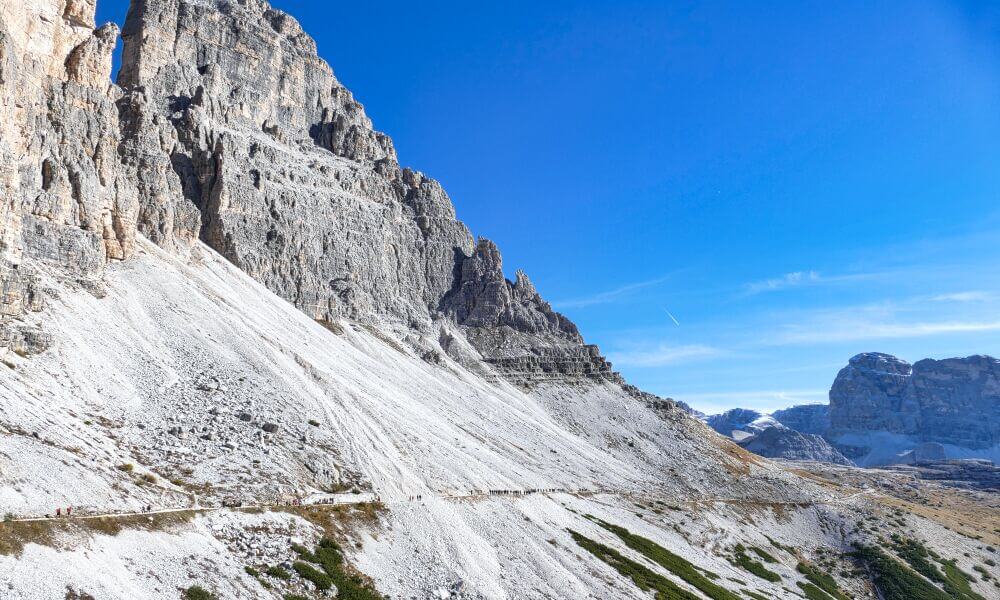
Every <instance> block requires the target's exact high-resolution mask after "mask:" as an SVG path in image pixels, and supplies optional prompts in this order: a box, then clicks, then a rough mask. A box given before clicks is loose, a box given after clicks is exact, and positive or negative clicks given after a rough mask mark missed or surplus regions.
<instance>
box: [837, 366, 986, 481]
mask: <svg viewBox="0 0 1000 600" xmlns="http://www.w3.org/2000/svg"><path fill="white" fill-rule="evenodd" d="M827 437H828V438H829V439H831V440H832V441H834V443H835V445H838V446H839V447H842V448H844V449H846V450H847V451H848V452H849V453H850V454H849V456H850V455H854V456H857V457H866V456H868V455H871V454H872V453H873V452H877V451H878V450H879V449H880V446H887V447H890V448H891V449H896V448H895V447H894V445H898V446H899V448H898V450H899V451H900V452H902V451H908V450H911V449H913V448H915V447H917V446H918V445H920V444H925V443H934V444H939V445H940V446H941V447H942V448H944V449H945V452H946V453H948V456H949V457H959V458H964V457H982V458H991V457H995V456H997V455H998V448H1000V361H998V360H997V359H995V358H992V357H989V356H970V357H967V358H949V359H944V360H932V359H925V360H921V361H918V362H917V363H915V364H913V365H910V364H909V363H907V362H906V361H903V360H900V359H899V358H896V357H894V356H891V355H888V354H879V353H865V354H859V355H857V356H855V357H854V358H852V359H851V360H850V363H849V364H848V365H847V366H846V367H845V368H844V369H842V370H841V371H840V373H839V374H838V375H837V379H836V380H835V381H834V384H833V387H832V388H831V390H830V431H829V432H828V434H827ZM872 458H873V459H876V458H877V460H880V461H881V460H887V457H874V456H872Z"/></svg>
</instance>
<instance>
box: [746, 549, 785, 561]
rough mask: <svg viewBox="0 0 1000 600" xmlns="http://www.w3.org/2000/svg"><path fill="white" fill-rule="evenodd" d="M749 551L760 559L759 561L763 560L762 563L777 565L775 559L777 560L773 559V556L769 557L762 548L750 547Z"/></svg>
mask: <svg viewBox="0 0 1000 600" xmlns="http://www.w3.org/2000/svg"><path fill="white" fill-rule="evenodd" d="M750 550H751V551H752V552H753V553H754V554H756V555H757V556H759V557H760V558H761V560H763V561H764V562H766V563H771V564H775V563H777V562H778V559H777V558H774V557H773V556H771V555H770V554H769V553H767V551H765V550H764V549H763V548H758V547H757V546H750Z"/></svg>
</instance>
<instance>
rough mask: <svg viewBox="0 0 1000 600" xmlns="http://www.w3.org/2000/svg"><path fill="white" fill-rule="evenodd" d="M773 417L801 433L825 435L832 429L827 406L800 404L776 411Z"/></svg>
mask: <svg viewBox="0 0 1000 600" xmlns="http://www.w3.org/2000/svg"><path fill="white" fill-rule="evenodd" d="M771 416H772V417H774V418H775V419H777V420H778V422H780V423H781V424H782V425H784V426H785V427H788V428H789V429H794V430H795V431H798V432H801V433H810V434H814V435H823V434H825V433H826V431H827V429H829V428H830V406H829V405H827V404H800V405H798V406H791V407H789V408H785V409H782V410H776V411H774V413H772V414H771Z"/></svg>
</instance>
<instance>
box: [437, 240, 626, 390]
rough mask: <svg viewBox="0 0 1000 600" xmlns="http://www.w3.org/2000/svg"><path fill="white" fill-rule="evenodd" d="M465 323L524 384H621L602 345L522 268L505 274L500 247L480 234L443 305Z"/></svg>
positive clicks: (488, 354)
mask: <svg viewBox="0 0 1000 600" xmlns="http://www.w3.org/2000/svg"><path fill="white" fill-rule="evenodd" d="M441 307H442V310H443V311H444V313H445V314H447V315H449V316H451V317H452V318H454V319H455V321H456V322H458V323H459V324H460V325H462V326H463V327H465V331H466V336H467V337H468V339H469V341H470V342H471V343H472V345H473V346H475V348H476V349H477V350H479V352H480V353H482V355H483V356H484V358H485V359H486V360H487V362H489V363H491V364H493V365H495V366H496V367H498V368H499V369H500V370H501V371H503V372H506V373H508V374H511V375H513V376H515V377H517V378H518V379H520V380H522V381H525V382H537V381H541V380H545V379H552V378H558V377H562V376H574V377H578V376H583V377H587V378H592V379H609V380H614V381H617V382H619V383H622V381H621V378H620V377H619V376H618V375H617V374H616V373H615V372H614V371H613V370H612V369H611V363H609V362H607V361H606V360H605V359H604V357H602V356H601V354H600V351H599V350H598V348H597V346H592V345H585V344H584V343H583V338H582V337H581V336H580V332H579V331H578V330H577V328H576V325H574V324H573V323H572V322H571V321H570V320H569V319H567V318H566V317H564V316H563V315H561V314H559V313H557V312H555V311H553V310H552V307H551V306H550V305H549V303H548V302H546V301H545V300H543V299H542V297H541V296H540V295H539V294H538V291H537V290H536V289H535V286H534V285H533V284H532V283H531V281H530V280H529V279H528V276H527V275H525V274H524V273H523V272H521V271H518V272H517V278H516V280H515V281H513V282H511V281H508V280H507V279H506V278H505V277H504V274H503V261H502V259H501V257H500V251H499V250H498V249H497V247H496V245H495V244H494V243H493V242H491V241H490V240H487V239H483V238H481V239H480V240H479V242H478V244H477V245H476V249H475V252H474V253H473V254H472V256H469V257H467V258H464V259H463V260H462V262H461V276H460V277H459V280H458V282H457V284H456V286H455V288H454V290H453V291H452V292H451V293H449V294H448V295H447V296H446V297H445V298H444V299H443V300H442V304H441Z"/></svg>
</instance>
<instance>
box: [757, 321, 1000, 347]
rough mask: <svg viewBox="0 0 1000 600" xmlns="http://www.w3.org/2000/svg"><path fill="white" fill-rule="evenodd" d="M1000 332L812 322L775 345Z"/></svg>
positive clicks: (951, 325)
mask: <svg viewBox="0 0 1000 600" xmlns="http://www.w3.org/2000/svg"><path fill="white" fill-rule="evenodd" d="M989 331H1000V321H940V322H913V323H891V322H878V321H866V320H856V321H846V320H845V321H844V322H841V323H826V324H820V323H812V324H808V325H804V326H789V327H787V328H786V330H785V331H784V332H782V333H781V334H779V335H778V336H777V337H776V338H775V339H774V340H773V344H774V345H784V344H824V343H836V342H858V341H865V340H889V339H903V338H919V337H928V336H936V335H946V334H957V333H983V332H989Z"/></svg>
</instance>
